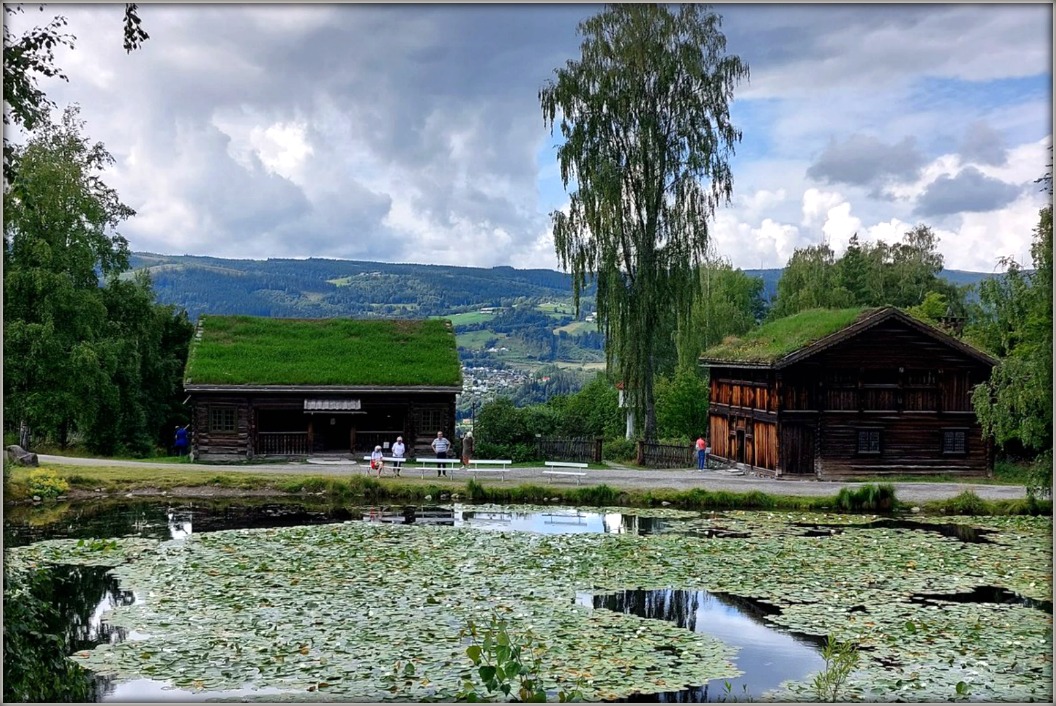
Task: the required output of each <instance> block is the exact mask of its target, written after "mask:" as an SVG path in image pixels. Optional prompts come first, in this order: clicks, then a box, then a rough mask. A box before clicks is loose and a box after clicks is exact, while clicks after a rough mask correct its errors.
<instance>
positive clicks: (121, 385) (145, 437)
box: [4, 108, 191, 455]
mask: <svg viewBox="0 0 1056 706" xmlns="http://www.w3.org/2000/svg"><path fill="white" fill-rule="evenodd" d="M82 128H83V123H82V121H81V120H80V119H79V117H78V111H77V109H76V108H71V109H68V110H67V111H66V112H65V113H64V115H63V118H62V121H61V122H59V123H53V122H51V121H50V120H48V119H46V118H44V119H42V122H40V124H39V125H38V126H37V129H36V130H35V131H34V132H33V134H32V136H31V138H30V140H29V142H28V144H27V145H25V146H19V147H16V148H15V149H14V154H15V156H16V157H17V159H18V163H19V168H18V172H17V176H16V177H15V178H14V180H13V181H12V183H11V185H10V189H9V190H8V191H7V192H5V194H4V245H5V251H4V257H5V263H4V264H5V267H4V270H5V271H4V301H5V306H4V359H5V364H4V412H5V418H6V419H8V420H10V421H11V423H16V424H17V423H18V422H19V421H22V420H25V421H26V422H27V423H28V424H29V425H30V426H31V427H32V428H33V430H34V432H35V435H36V436H37V438H41V439H43V438H47V437H50V438H53V439H56V440H58V442H59V444H60V445H61V446H65V444H66V443H67V442H68V441H69V439H70V438H71V436H72V435H73V434H74V433H75V432H78V433H79V434H80V435H81V436H82V437H83V438H84V440H85V445H86V446H87V447H88V448H89V449H90V450H92V451H94V452H101V453H107V454H112V453H116V452H122V453H131V454H135V455H145V454H147V453H149V452H150V451H151V450H152V449H153V448H154V447H155V446H156V445H158V443H159V442H160V443H161V444H167V443H168V441H169V440H168V434H169V433H170V430H171V429H172V426H171V425H172V424H173V423H174V418H175V420H178V419H180V418H181V417H182V416H183V415H184V414H185V412H182V410H181V409H180V406H179V405H180V403H179V398H178V397H177V395H178V394H179V393H180V391H181V390H180V387H179V380H180V376H181V374H182V367H183V363H184V359H185V356H186V344H187V341H189V340H190V335H191V327H190V324H189V322H188V321H187V320H186V317H185V316H183V315H182V314H177V313H176V312H175V311H174V310H173V309H172V308H171V307H162V306H158V305H156V304H154V295H153V292H152V291H151V285H150V281H149V279H148V278H146V277H145V276H141V277H136V278H133V279H131V280H127V281H126V280H122V279H120V277H119V276H120V274H121V273H122V272H123V271H124V270H126V269H127V268H128V256H129V253H128V245H127V243H126V241H125V239H124V238H123V237H121V236H120V235H119V234H117V233H116V232H115V231H114V228H116V226H117V225H118V224H119V223H120V222H121V221H122V220H123V219H125V218H127V217H128V216H131V215H133V213H134V212H133V211H132V210H131V209H130V208H128V207H127V206H125V205H124V204H122V203H121V202H120V200H119V198H118V195H117V194H116V192H114V190H113V189H110V188H109V187H107V186H106V184H105V183H104V182H103V181H102V180H101V179H100V174H101V173H102V172H103V171H104V170H105V169H106V168H107V167H108V166H109V165H110V164H112V163H113V159H112V158H111V156H110V155H109V153H107V151H106V149H105V148H104V147H103V145H102V144H99V143H96V144H91V143H90V142H89V141H88V140H87V138H85V137H84V136H82V134H81V130H82ZM100 275H102V277H103V278H104V280H105V281H104V284H103V286H100V281H99V280H100Z"/></svg>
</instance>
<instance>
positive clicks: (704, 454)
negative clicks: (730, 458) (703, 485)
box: [697, 436, 708, 471]
mask: <svg viewBox="0 0 1056 706" xmlns="http://www.w3.org/2000/svg"><path fill="white" fill-rule="evenodd" d="M707 466H708V440H707V439H705V438H704V437H703V436H699V437H697V470H698V471H703V470H704V469H705V468H707Z"/></svg>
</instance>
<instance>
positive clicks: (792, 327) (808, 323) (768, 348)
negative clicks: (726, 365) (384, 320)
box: [701, 308, 872, 363]
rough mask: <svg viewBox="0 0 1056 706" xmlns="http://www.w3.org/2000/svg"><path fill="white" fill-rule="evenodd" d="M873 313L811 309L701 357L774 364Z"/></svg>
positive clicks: (721, 345)
mask: <svg viewBox="0 0 1056 706" xmlns="http://www.w3.org/2000/svg"><path fill="white" fill-rule="evenodd" d="M869 311H872V309H865V308H854V309H809V310H807V311H801V312H799V313H798V314H794V315H792V316H787V317H785V318H783V319H777V320H776V321H770V322H767V323H765V324H763V325H762V326H760V327H759V328H757V329H755V330H753V331H751V332H749V333H747V334H746V335H745V336H744V337H743V338H737V337H732V336H731V337H730V338H727V339H726V340H725V341H723V342H722V343H720V344H719V345H717V346H712V347H711V348H709V349H707V350H706V351H704V352H703V353H702V354H701V358H704V359H705V360H715V361H726V362H744V363H773V362H775V361H777V360H779V359H780V358H783V357H784V356H786V355H788V354H789V353H792V352H793V351H797V350H799V349H800V348H803V347H805V346H807V345H809V344H811V343H814V342H815V341H818V340H820V339H822V338H824V337H826V336H828V335H831V334H833V333H836V332H837V331H839V330H841V329H843V328H846V327H847V326H849V325H850V324H852V323H854V322H855V321H856V320H857V319H858V318H859V317H861V316H862V315H863V314H864V313H866V312H869Z"/></svg>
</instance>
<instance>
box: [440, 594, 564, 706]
mask: <svg viewBox="0 0 1056 706" xmlns="http://www.w3.org/2000/svg"><path fill="white" fill-rule="evenodd" d="M458 637H459V639H460V640H465V639H469V641H470V645H469V647H467V648H466V656H467V657H469V659H470V661H471V662H472V663H473V666H474V667H476V675H475V676H468V677H464V678H463V680H462V688H461V689H460V690H459V692H458V694H457V695H456V699H457V700H459V701H469V702H478V701H510V702H545V701H547V696H548V694H547V690H546V682H545V680H544V676H543V674H542V668H543V661H542V658H543V655H544V654H545V653H546V645H544V644H543V643H542V642H541V641H540V640H539V639H538V638H537V637H536V635H535V634H534V633H533V632H532V630H531V629H530V628H526V629H524V630H523V631H521V632H519V633H511V631H510V623H509V621H507V620H506V619H505V618H502V617H499V616H498V615H497V614H494V613H493V614H492V616H491V619H490V622H489V624H488V625H486V626H478V625H477V624H476V623H475V622H473V621H472V620H470V621H469V622H468V623H467V624H466V626H465V627H464V628H462V630H461V631H459V633H458ZM557 700H558V701H559V702H561V703H566V702H570V701H583V687H582V678H579V679H577V681H576V682H575V683H574V684H572V685H571V687H569V688H567V689H566V688H561V689H559V690H558V692H557Z"/></svg>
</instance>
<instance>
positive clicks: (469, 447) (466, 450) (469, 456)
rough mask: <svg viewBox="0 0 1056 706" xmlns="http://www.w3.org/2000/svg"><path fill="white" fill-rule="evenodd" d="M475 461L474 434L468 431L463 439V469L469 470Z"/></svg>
mask: <svg viewBox="0 0 1056 706" xmlns="http://www.w3.org/2000/svg"><path fill="white" fill-rule="evenodd" d="M472 460H473V432H471V431H467V432H466V435H465V436H464V437H462V468H467V467H468V466H469V462H470V461H472Z"/></svg>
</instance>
